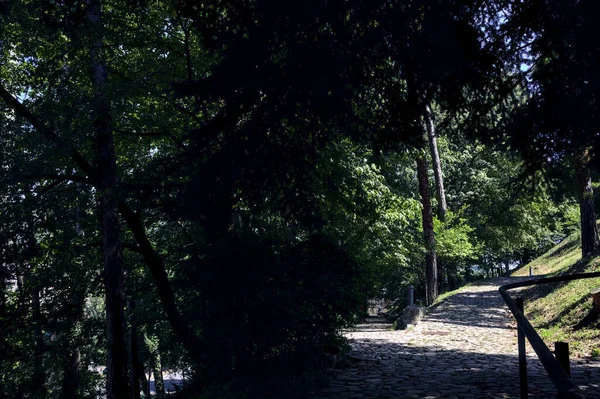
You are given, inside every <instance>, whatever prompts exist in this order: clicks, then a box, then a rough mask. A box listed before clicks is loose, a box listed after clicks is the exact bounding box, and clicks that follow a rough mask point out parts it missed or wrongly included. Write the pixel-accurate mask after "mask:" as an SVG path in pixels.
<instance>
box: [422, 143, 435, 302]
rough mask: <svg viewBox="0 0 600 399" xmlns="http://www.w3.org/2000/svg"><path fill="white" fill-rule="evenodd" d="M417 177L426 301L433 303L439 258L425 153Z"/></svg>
mask: <svg viewBox="0 0 600 399" xmlns="http://www.w3.org/2000/svg"><path fill="white" fill-rule="evenodd" d="M417 178H418V180H419V193H420V194H421V204H422V205H423V210H422V215H423V236H424V239H425V249H426V255H425V278H426V280H427V282H426V289H425V302H426V304H427V306H429V305H431V304H432V303H433V302H434V301H435V299H436V298H437V296H438V276H437V258H436V253H435V235H434V231H433V211H432V208H431V196H430V194H429V179H428V176H427V160H426V158H425V155H424V154H423V153H421V154H419V156H418V157H417Z"/></svg>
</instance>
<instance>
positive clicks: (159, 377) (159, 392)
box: [150, 348, 165, 398]
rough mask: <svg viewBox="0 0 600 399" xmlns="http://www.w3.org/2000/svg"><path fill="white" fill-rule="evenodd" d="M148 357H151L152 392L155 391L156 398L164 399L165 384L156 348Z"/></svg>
mask: <svg viewBox="0 0 600 399" xmlns="http://www.w3.org/2000/svg"><path fill="white" fill-rule="evenodd" d="M150 356H152V374H153V375H154V390H155V391H156V397H157V398H164V397H165V382H164V380H163V374H162V361H161V358H160V352H159V350H158V348H157V349H156V350H155V351H153V352H152V353H151V354H150Z"/></svg>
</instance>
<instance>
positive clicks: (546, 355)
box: [499, 272, 600, 399]
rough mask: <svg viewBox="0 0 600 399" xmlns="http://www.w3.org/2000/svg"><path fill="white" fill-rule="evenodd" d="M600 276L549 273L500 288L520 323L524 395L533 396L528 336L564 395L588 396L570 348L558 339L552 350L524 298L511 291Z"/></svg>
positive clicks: (569, 397) (568, 398)
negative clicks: (572, 367) (572, 366)
mask: <svg viewBox="0 0 600 399" xmlns="http://www.w3.org/2000/svg"><path fill="white" fill-rule="evenodd" d="M597 277H600V272H594V273H582V274H571V275H565V276H556V277H547V278H540V279H533V280H527V281H521V282H517V283H511V284H506V285H503V286H501V287H500V288H499V291H500V295H502V298H504V301H505V302H506V305H507V306H508V308H509V309H510V311H511V312H512V314H513V316H514V317H515V320H516V321H517V326H518V342H519V380H520V392H521V399H526V398H528V397H529V394H528V390H527V358H526V353H525V337H526V338H527V340H528V341H529V343H530V344H531V347H532V348H533V350H534V351H535V353H536V354H537V356H538V358H539V359H540V361H541V362H542V365H543V366H544V368H545V369H546V372H547V373H548V376H549V377H550V379H551V380H552V383H553V384H554V386H555V387H556V390H557V391H558V397H559V398H560V399H585V398H586V397H585V396H584V395H583V392H582V391H581V390H580V389H579V387H577V385H575V384H574V383H573V381H572V380H571V377H570V372H569V358H568V356H569V355H568V349H566V350H565V348H564V345H561V344H562V343H558V342H557V346H556V351H555V353H554V354H553V353H552V351H551V350H550V349H549V348H548V347H547V346H546V344H545V343H544V341H543V340H542V338H541V337H540V335H539V334H538V333H537V331H535V328H533V326H532V325H531V323H529V321H528V320H527V318H526V317H525V314H524V312H523V298H516V299H513V298H512V297H511V296H510V295H509V294H508V291H509V290H512V289H515V288H521V287H529V286H532V285H539V284H548V283H557V282H562V281H571V280H580V279H586V278H597Z"/></svg>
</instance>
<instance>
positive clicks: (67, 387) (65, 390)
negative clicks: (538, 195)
mask: <svg viewBox="0 0 600 399" xmlns="http://www.w3.org/2000/svg"><path fill="white" fill-rule="evenodd" d="M84 301H85V296H84V295H80V296H79V298H77V303H76V304H75V306H77V309H76V313H75V318H74V320H73V323H72V328H75V327H77V325H78V324H79V323H80V322H81V319H82V317H83V308H84V303H85V302H84ZM66 341H67V343H66V344H67V346H68V347H70V349H69V360H68V362H67V363H66V364H65V369H64V374H63V381H62V397H63V398H64V399H77V398H79V397H80V392H79V391H80V386H81V350H80V349H79V344H77V343H76V344H75V345H73V346H72V347H71V344H70V342H68V337H67V338H66Z"/></svg>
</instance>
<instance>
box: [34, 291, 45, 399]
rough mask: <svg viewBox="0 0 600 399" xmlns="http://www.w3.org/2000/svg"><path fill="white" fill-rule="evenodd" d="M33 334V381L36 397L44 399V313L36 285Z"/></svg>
mask: <svg viewBox="0 0 600 399" xmlns="http://www.w3.org/2000/svg"><path fill="white" fill-rule="evenodd" d="M32 306H33V315H32V316H33V320H32V321H33V336H34V339H35V347H34V349H33V360H34V365H33V367H34V373H33V380H32V381H31V382H32V384H33V387H34V392H35V397H36V398H40V399H43V398H45V397H46V395H47V391H46V373H45V370H44V336H43V334H42V314H41V312H40V291H39V289H38V288H37V287H36V288H35V289H34V290H33V301H32Z"/></svg>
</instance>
